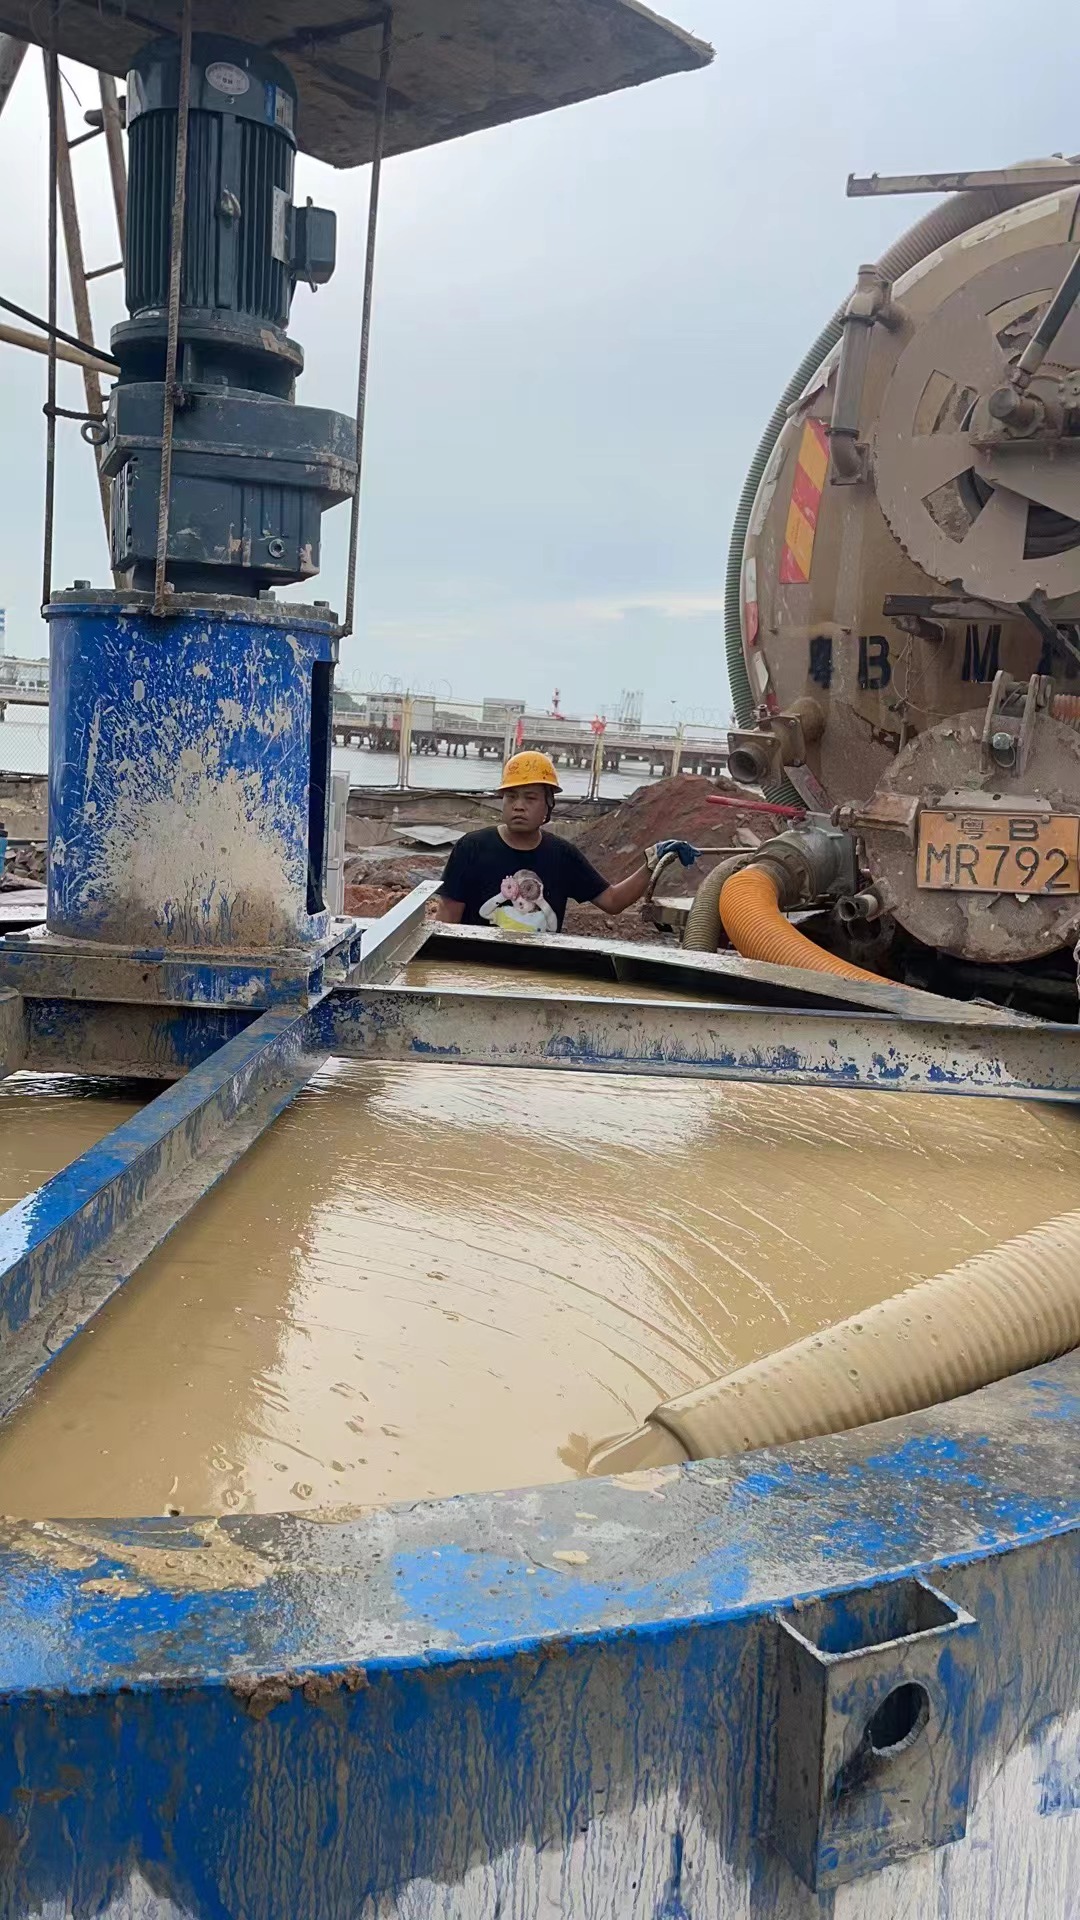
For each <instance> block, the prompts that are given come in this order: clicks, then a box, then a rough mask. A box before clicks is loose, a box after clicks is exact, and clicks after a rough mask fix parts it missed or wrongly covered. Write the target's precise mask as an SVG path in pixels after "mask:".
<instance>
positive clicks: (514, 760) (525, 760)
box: [495, 753, 562, 793]
mask: <svg viewBox="0 0 1080 1920" xmlns="http://www.w3.org/2000/svg"><path fill="white" fill-rule="evenodd" d="M509 787H552V788H554V790H555V792H556V793H561V792H562V788H561V787H560V785H559V776H558V774H557V773H556V771H555V763H554V761H553V760H549V759H548V756H547V754H546V753H515V754H512V755H511V757H510V759H509V760H508V761H507V763H506V765H505V767H504V768H503V777H502V785H501V786H500V787H496V789H495V791H496V793H505V792H506V791H507V789H508V788H509Z"/></svg>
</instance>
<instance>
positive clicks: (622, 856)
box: [555, 773, 776, 892]
mask: <svg viewBox="0 0 1080 1920" xmlns="http://www.w3.org/2000/svg"><path fill="white" fill-rule="evenodd" d="M740 792H741V789H740V788H739V787H736V786H734V785H733V784H732V782H731V781H730V780H710V779H708V778H707V776H706V775H705V774H703V773H677V774H676V775H675V777H674V779H667V780H654V781H653V782H652V784H651V785H650V786H647V787H637V788H636V789H635V791H634V792H633V793H632V794H630V796H629V798H628V799H626V800H624V801H623V803H622V806H621V807H617V808H616V809H615V811H614V812H613V813H608V814H605V815H604V817H603V819H601V820H594V821H592V823H591V824H590V825H589V826H587V827H584V828H583V829H582V831H581V832H580V833H579V834H578V835H577V845H578V846H579V847H580V849H581V851H582V853H583V854H584V855H585V857H586V859H587V860H591V861H592V863H593V866H594V867H596V869H597V871H598V872H600V873H602V874H603V875H604V878H605V879H606V880H623V879H625V877H626V875H627V874H628V873H633V871H634V869H635V868H636V867H639V866H640V865H641V856H642V853H643V852H644V850H645V848H646V847H651V846H652V845H653V843H654V841H656V840H689V841H690V842H691V843H692V845H693V846H695V847H720V848H723V847H730V846H733V845H735V844H736V841H735V833H736V830H737V828H739V827H748V828H750V829H751V830H752V831H753V832H754V833H756V834H757V835H758V836H759V837H760V838H761V839H765V838H767V836H768V834H769V833H770V832H771V831H775V825H776V823H775V822H773V821H772V820H771V819H770V816H769V815H768V814H762V813H756V812H754V811H753V810H751V809H749V808H743V807H714V806H711V805H710V803H709V795H710V794H711V793H724V794H732V795H738V794H739V793H740ZM555 829H556V832H557V831H558V821H557V820H556V823H555ZM711 864H712V863H711V862H703V863H701V873H705V872H707V870H708V866H709V865H711ZM690 874H691V875H693V878H690V877H689V876H688V884H687V888H686V891H687V892H689V891H691V890H692V888H693V886H694V884H695V882H696V880H697V878H699V877H700V875H698V874H697V873H695V871H694V869H693V868H691V870H690Z"/></svg>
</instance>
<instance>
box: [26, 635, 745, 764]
mask: <svg viewBox="0 0 1080 1920" xmlns="http://www.w3.org/2000/svg"><path fill="white" fill-rule="evenodd" d="M9 704H10V705H12V706H39V707H47V706H48V704H49V662H48V660H47V659H41V660H22V659H19V658H17V657H16V656H14V655H11V654H5V653H3V652H2V651H0V720H2V719H3V718H4V716H5V713H6V709H7V707H8V705H9ZM641 709H642V694H641V693H640V691H639V692H636V693H621V694H620V695H619V700H618V703H617V705H616V707H615V714H614V718H612V719H610V720H609V719H607V718H606V717H605V716H603V715H595V716H594V717H593V718H592V719H591V720H583V719H581V718H580V717H579V716H576V715H572V714H566V713H563V712H562V711H561V708H559V706H558V695H557V694H556V695H555V696H554V698H553V703H552V707H551V709H549V711H548V712H546V713H530V711H529V709H528V706H527V704H526V702H525V701H524V700H519V699H510V698H507V697H504V696H496V695H486V696H485V697H484V698H483V699H482V700H479V701H462V700H452V699H440V698H439V697H438V696H437V695H435V694H433V693H409V692H400V691H394V692H384V691H383V690H381V689H372V690H370V691H369V692H367V693H350V692H346V691H345V690H344V689H341V690H336V691H335V696H334V720H333V737H334V745H335V746H338V747H352V748H360V749H366V750H367V751H368V752H371V753H393V754H397V755H398V757H399V759H400V758H401V757H402V753H403V745H402V736H403V733H404V740H405V745H404V754H405V755H406V756H410V757H411V756H413V755H434V754H439V753H443V752H445V753H446V754H447V755H458V756H461V757H465V758H467V757H468V756H469V755H470V754H473V755H475V756H476V757H478V758H479V759H485V758H490V759H492V760H496V761H497V760H501V759H502V758H503V757H504V756H505V755H507V754H509V753H512V752H514V751H515V750H516V749H518V748H521V747H531V748H535V749H538V750H540V751H542V752H544V753H548V754H550V755H551V757H552V759H553V760H554V761H555V762H556V764H561V765H563V766H569V767H590V768H592V769H594V771H596V772H597V773H599V772H605V773H617V772H618V771H619V769H620V767H621V765H622V762H623V761H624V760H632V761H634V762H635V763H636V764H640V765H642V766H643V767H648V769H649V772H650V774H652V775H658V774H665V773H678V772H684V773H704V774H711V775H715V774H718V773H723V772H724V771H726V768H727V741H726V732H725V730H724V729H721V728H712V727H706V726H699V725H696V724H693V723H690V724H688V725H685V726H684V725H679V726H675V725H672V724H670V723H668V724H667V725H664V724H662V723H646V722H645V721H643V720H642V717H641Z"/></svg>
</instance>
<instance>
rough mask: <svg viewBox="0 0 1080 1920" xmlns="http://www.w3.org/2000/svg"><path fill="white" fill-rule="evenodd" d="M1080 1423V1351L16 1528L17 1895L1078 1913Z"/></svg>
mask: <svg viewBox="0 0 1080 1920" xmlns="http://www.w3.org/2000/svg"><path fill="white" fill-rule="evenodd" d="M1078 1430H1080V1363H1078V1362H1077V1360H1075V1359H1070V1360H1066V1361H1060V1362H1058V1363H1057V1364H1056V1365H1054V1366H1052V1367H1049V1368H1045V1369H1041V1370H1039V1371H1038V1372H1035V1373H1032V1374H1028V1375H1026V1376H1021V1377H1019V1378H1016V1379H1014V1380H1010V1381H1008V1382H1004V1383H1002V1384H1001V1385H999V1386H996V1387H994V1388H992V1389H990V1390H988V1391H986V1392H983V1393H980V1394H977V1395H973V1396H971V1397H970V1398H968V1399H965V1400H960V1401H954V1402H952V1403H950V1404H949V1405H947V1406H943V1407H939V1408H936V1409H933V1410H931V1411H928V1412H924V1413H920V1414H918V1415H913V1416H910V1417H909V1418H907V1419H904V1420H901V1421H892V1422H889V1423H887V1424H885V1425H883V1426H880V1427H877V1428H874V1429H863V1430H861V1431H860V1432H856V1433H847V1434H842V1435H839V1436H836V1437H834V1438H831V1439H819V1440H815V1441H812V1442H807V1443H805V1444H803V1445H800V1446H794V1447H789V1448H786V1449H783V1450H776V1451H770V1452H767V1453H758V1454H754V1455H747V1456H743V1457H742V1458H739V1459H732V1460H723V1461H715V1462H707V1463H699V1464H697V1465H693V1466H688V1467H684V1468H670V1469H664V1470H662V1471H660V1472H656V1473H652V1474H642V1475H638V1476H631V1477H629V1478H627V1479H622V1480H606V1481H605V1480H598V1481H593V1482H590V1483H589V1484H588V1486H587V1488H584V1487H583V1486H582V1485H581V1484H580V1483H579V1482H576V1483H575V1482H570V1483H568V1484H565V1485H560V1486H554V1487H547V1488H542V1489H539V1490H531V1491H528V1492H519V1493H513V1492H511V1493H498V1494H483V1495H472V1496H468V1497H464V1498H458V1499H453V1500H445V1501H430V1502H424V1501H421V1502H416V1503H413V1504H412V1505H410V1506H408V1507H406V1508H400V1509H388V1510H385V1511H383V1512H378V1513H371V1512H369V1513H366V1514H361V1515H357V1516H355V1517H326V1518H323V1519H318V1518H315V1519H312V1518H309V1517H306V1516H299V1515H296V1516H285V1517H262V1516H256V1515H246V1516H231V1517H228V1518H225V1519H222V1520H218V1521H214V1520H207V1521H198V1520H191V1519H188V1518H182V1519H156V1520H145V1521H123V1522H117V1521H111V1522H110V1521H103V1522H90V1521H68V1522H63V1521H57V1522H46V1523H38V1524H36V1525H29V1524H25V1523H19V1522H13V1521H8V1522H4V1523H2V1525H0V1817H2V1820H3V1823H4V1825H3V1831H4V1834H5V1838H6V1842H7V1844H6V1849H5V1870H4V1875H3V1885H2V1891H0V1913H2V1914H3V1915H4V1917H5V1920H14V1916H16V1915H18V1916H24V1915H30V1914H42V1913H57V1914H60V1913H63V1914H84V1913H90V1912H95V1913H98V1912H108V1913H109V1914H110V1915H111V1916H114V1917H115V1920H121V1916H123V1920H131V1917H132V1916H135V1915H136V1914H138V1915H153V1916H154V1917H155V1920H191V1917H192V1916H194V1915H196V1914H199V1915H203V1914H207V1915H208V1914H222V1915H224V1914H230V1915H237V1916H239V1915H243V1916H244V1917H245V1920H295V1917H296V1916H297V1915H301V1914H303V1915H324V1914H325V1915H331V1914H342V1915H345V1914H357V1915H359V1914H361V1913H363V1914H367V1913H370V1914H372V1915H375V1914H378V1915H379V1917H380V1920H436V1917H437V1916H442V1920H445V1917H446V1916H447V1915H451V1914H452V1915H453V1916H454V1920H490V1916H492V1915H494V1914H497V1913H502V1914H505V1915H508V1916H509V1915H515V1916H524V1915H530V1916H539V1915H551V1916H553V1917H554V1916H556V1915H560V1916H565V1915H572V1916H574V1920H613V1916H615V1915H617V1916H618V1920H691V1917H692V1920H697V1916H704V1915H706V1914H708V1915H714V1916H717V1920H721V1917H722V1920H765V1917H766V1916H768V1917H769V1920H775V1916H783V1920H811V1916H813V1917H814V1920H877V1917H878V1916H881V1915H884V1914H889V1915H896V1916H898V1915H900V1914H904V1915H910V1916H916V1915H917V1916H920V1920H921V1916H924V1915H926V1914H929V1913H933V1914H934V1915H935V1916H937V1920H987V1916H990V1915H993V1916H998V1915H1005V1914H1017V1915H1018V1914H1020V1913H1027V1914H1029V1915H1033V1916H1034V1915H1038V1916H1040V1920H1042V1917H1043V1916H1045V1920H1063V1916H1065V1915H1066V1914H1067V1913H1070V1912H1071V1911H1072V1908H1071V1906H1070V1900H1071V1898H1072V1893H1073V1891H1074V1889H1075V1885H1076V1873H1075V1867H1076V1841H1075V1839H1074V1838H1073V1832H1074V1828H1075V1810H1076V1808H1077V1805H1078V1803H1080V1787H1078V1779H1080V1774H1078V1762H1077V1751H1078V1749H1077V1738H1078V1733H1077V1729H1078V1727H1080V1667H1078V1664H1077V1661H1076V1659H1075V1591H1076V1581H1077V1578H1078V1577H1080V1555H1078V1529H1080V1465H1078V1462H1080V1448H1078V1446H1077V1438H1078ZM808 1689H809V1693H808V1691H807V1690H808ZM178 1729H182V1737H181V1735H180V1734H179V1733H178ZM823 1784H824V1786H825V1788H826V1789H827V1790H826V1791H825V1793H824V1794H823V1793H822V1791H821V1788H822V1785H823ZM833 1788H835V1791H830V1789H833Z"/></svg>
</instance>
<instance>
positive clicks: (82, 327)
mask: <svg viewBox="0 0 1080 1920" xmlns="http://www.w3.org/2000/svg"><path fill="white" fill-rule="evenodd" d="M48 78H49V55H48V54H46V55H45V80H46V84H48ZM56 119H57V139H56V160H57V187H58V189H59V195H60V217H61V219H62V221H63V224H64V251H65V252H66V254H67V263H68V282H69V285H70V287H71V307H72V312H73V313H74V316H75V332H76V333H77V335H78V337H79V339H80V340H82V341H84V342H85V343H86V345H87V346H88V347H92V346H93V342H94V326H93V321H92V319H91V317H90V294H89V290H88V288H87V284H86V260H85V257H84V255H83V244H82V229H81V228H80V226H79V209H78V206H77V205H76V201H75V182H74V179H73V177H72V172H71V154H70V153H69V151H68V134H67V115H66V113H65V111H64V100H63V95H62V93H60V92H59V91H58V92H57V97H56ZM82 377H83V392H84V393H85V395H86V411H87V413H88V414H89V415H90V418H91V419H92V420H94V421H104V418H105V405H104V402H103V400H102V397H101V379H100V376H99V374H98V373H97V372H96V371H95V369H94V368H93V367H90V366H87V365H84V366H83V369H82ZM93 451H94V466H95V468H96V470H97V483H98V494H99V496H100V499H101V513H102V518H103V520H104V522H105V538H106V540H108V538H109V483H108V481H107V480H106V479H105V476H104V474H103V473H102V471H101V464H100V454H99V452H98V449H97V448H96V447H95V448H94V450H93Z"/></svg>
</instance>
